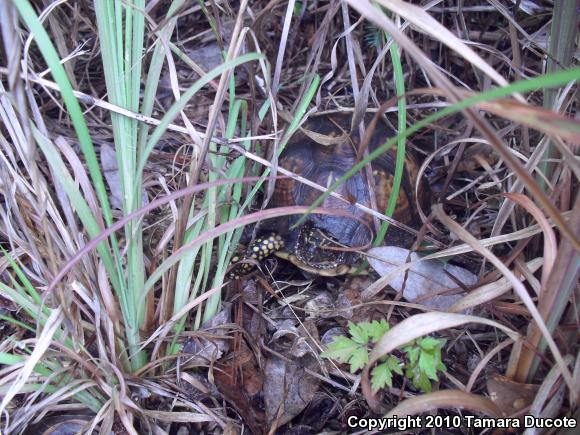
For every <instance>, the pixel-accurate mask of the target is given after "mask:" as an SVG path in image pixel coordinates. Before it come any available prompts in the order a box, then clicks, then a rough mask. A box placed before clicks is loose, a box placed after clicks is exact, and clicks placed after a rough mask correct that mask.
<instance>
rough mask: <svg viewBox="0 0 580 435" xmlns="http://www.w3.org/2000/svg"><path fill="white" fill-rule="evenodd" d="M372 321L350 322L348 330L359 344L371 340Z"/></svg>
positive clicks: (364, 343)
mask: <svg viewBox="0 0 580 435" xmlns="http://www.w3.org/2000/svg"><path fill="white" fill-rule="evenodd" d="M369 329H370V323H368V322H361V323H359V324H356V323H352V322H348V332H349V334H350V336H351V337H352V339H353V340H354V341H356V342H357V343H359V344H363V345H366V344H367V343H368V342H369Z"/></svg>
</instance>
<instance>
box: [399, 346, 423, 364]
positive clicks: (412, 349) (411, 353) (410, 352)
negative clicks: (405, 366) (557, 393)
mask: <svg viewBox="0 0 580 435" xmlns="http://www.w3.org/2000/svg"><path fill="white" fill-rule="evenodd" d="M403 350H404V351H405V353H406V354H407V358H408V359H409V365H411V366H414V365H415V364H417V361H419V353H420V352H421V349H420V348H419V347H417V346H408V347H406V348H405V349H403Z"/></svg>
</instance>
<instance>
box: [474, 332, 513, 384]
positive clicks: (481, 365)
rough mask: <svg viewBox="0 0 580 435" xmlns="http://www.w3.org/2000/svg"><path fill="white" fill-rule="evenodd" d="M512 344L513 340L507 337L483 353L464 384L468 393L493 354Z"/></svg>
mask: <svg viewBox="0 0 580 435" xmlns="http://www.w3.org/2000/svg"><path fill="white" fill-rule="evenodd" d="M513 344H514V342H513V341H512V340H510V339H507V340H505V341H503V342H502V343H500V344H498V345H497V346H495V347H494V348H493V349H492V350H491V351H489V352H488V354H487V355H485V357H483V358H482V359H481V361H480V362H479V363H478V364H477V366H476V367H475V369H473V372H472V373H471V376H470V377H469V381H468V382H467V385H466V386H465V391H466V392H468V393H469V392H470V391H471V389H472V388H473V386H474V385H475V382H476V381H477V377H478V376H479V374H480V373H481V372H482V371H483V369H485V367H486V366H487V364H488V363H489V362H490V361H491V359H492V358H493V357H494V356H495V355H497V354H498V353H500V352H501V351H502V350H503V349H505V348H507V347H509V346H511V345H513Z"/></svg>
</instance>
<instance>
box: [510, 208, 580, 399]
mask: <svg viewBox="0 0 580 435" xmlns="http://www.w3.org/2000/svg"><path fill="white" fill-rule="evenodd" d="M570 220H571V223H572V226H573V227H574V228H576V232H577V233H578V232H580V198H577V199H576V204H575V207H574V210H573V212H572V214H571V219H570ZM579 277H580V252H579V251H578V250H577V249H574V247H573V246H572V244H571V243H570V242H569V241H568V240H562V241H561V242H560V247H559V250H558V255H557V257H556V262H555V263H554V268H553V270H552V273H551V274H550V276H549V277H548V281H547V283H546V287H545V288H544V290H545V291H544V292H543V293H542V295H541V297H540V300H539V303H538V307H539V310H540V313H541V315H542V318H544V319H546V322H547V324H548V327H549V329H550V330H553V328H555V327H556V325H557V322H559V320H560V317H561V315H562V313H563V312H564V309H565V308H566V305H567V304H568V301H569V299H570V297H571V296H572V294H573V292H574V291H575V289H576V288H577V285H578V278H579ZM527 341H528V343H529V344H530V346H531V347H532V349H528V348H527V347H526V348H524V349H522V355H521V357H520V359H519V361H518V367H517V372H516V379H517V380H519V381H526V380H528V378H530V377H531V376H532V375H533V374H534V372H535V369H536V367H537V364H538V358H537V354H536V352H535V348H536V347H537V348H538V350H539V351H540V352H543V350H544V349H545V344H546V343H545V341H542V331H541V330H540V328H539V327H538V325H536V324H531V325H530V327H529V329H528V336H527ZM572 391H573V392H574V394H578V390H572Z"/></svg>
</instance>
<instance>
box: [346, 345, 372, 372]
mask: <svg viewBox="0 0 580 435" xmlns="http://www.w3.org/2000/svg"><path fill="white" fill-rule="evenodd" d="M348 362H349V363H350V372H351V373H355V372H356V371H358V370H360V369H362V368H363V367H364V366H365V365H367V364H368V362H369V352H368V350H367V349H366V348H365V347H362V346H360V347H359V348H358V349H356V350H355V351H354V352H353V353H352V356H351V357H350V360H349V361H348Z"/></svg>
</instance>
